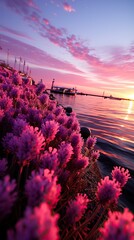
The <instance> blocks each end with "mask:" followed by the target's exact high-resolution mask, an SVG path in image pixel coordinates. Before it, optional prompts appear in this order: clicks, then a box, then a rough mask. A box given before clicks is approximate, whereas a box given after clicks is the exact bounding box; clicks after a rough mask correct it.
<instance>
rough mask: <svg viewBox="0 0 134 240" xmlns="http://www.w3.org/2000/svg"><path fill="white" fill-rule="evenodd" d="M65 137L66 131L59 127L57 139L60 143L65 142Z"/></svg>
mask: <svg viewBox="0 0 134 240" xmlns="http://www.w3.org/2000/svg"><path fill="white" fill-rule="evenodd" d="M67 136H68V130H67V129H66V128H65V127H64V126H62V125H60V126H59V130H58V133H57V137H58V139H61V141H65V140H66V138H67Z"/></svg>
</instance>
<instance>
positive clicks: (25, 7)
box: [4, 0, 40, 16]
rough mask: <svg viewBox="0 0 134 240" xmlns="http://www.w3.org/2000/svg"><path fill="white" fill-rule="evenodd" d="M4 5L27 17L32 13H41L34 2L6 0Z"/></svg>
mask: <svg viewBox="0 0 134 240" xmlns="http://www.w3.org/2000/svg"><path fill="white" fill-rule="evenodd" d="M4 3H5V4H6V5H7V6H8V7H9V8H11V9H12V10H13V11H15V12H16V13H18V14H22V15H23V16H27V15H28V14H30V13H31V12H32V11H37V12H40V9H39V8H38V6H37V5H36V4H35V2H34V1H33V0H21V1H20V0H4Z"/></svg>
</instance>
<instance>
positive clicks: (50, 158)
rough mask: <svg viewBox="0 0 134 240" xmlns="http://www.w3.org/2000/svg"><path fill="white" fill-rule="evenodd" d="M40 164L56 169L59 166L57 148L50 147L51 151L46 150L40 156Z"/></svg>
mask: <svg viewBox="0 0 134 240" xmlns="http://www.w3.org/2000/svg"><path fill="white" fill-rule="evenodd" d="M40 166H41V168H44V169H45V168H48V169H49V170H56V168H57V167H58V154H57V149H52V148H49V152H48V151H45V152H44V154H42V155H41V157H40Z"/></svg>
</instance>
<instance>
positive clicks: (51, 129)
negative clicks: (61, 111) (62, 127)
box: [41, 120, 59, 143]
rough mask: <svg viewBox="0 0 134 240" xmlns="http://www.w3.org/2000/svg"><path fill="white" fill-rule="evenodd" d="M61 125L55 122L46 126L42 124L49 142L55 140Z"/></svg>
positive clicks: (50, 122)
mask: <svg viewBox="0 0 134 240" xmlns="http://www.w3.org/2000/svg"><path fill="white" fill-rule="evenodd" d="M58 128H59V124H58V123H57V122H55V121H54V120H52V121H46V123H45V125H44V124H42V128H41V129H42V133H43V135H44V137H45V138H46V140H47V142H48V143H49V142H51V141H52V140H54V138H55V136H56V134H57V132H58Z"/></svg>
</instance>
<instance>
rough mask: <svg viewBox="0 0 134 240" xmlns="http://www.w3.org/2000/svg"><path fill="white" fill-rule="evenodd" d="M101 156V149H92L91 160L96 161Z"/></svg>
mask: <svg viewBox="0 0 134 240" xmlns="http://www.w3.org/2000/svg"><path fill="white" fill-rule="evenodd" d="M99 156H100V153H99V151H92V152H91V156H90V161H91V162H96V161H97V160H98V158H99Z"/></svg>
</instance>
